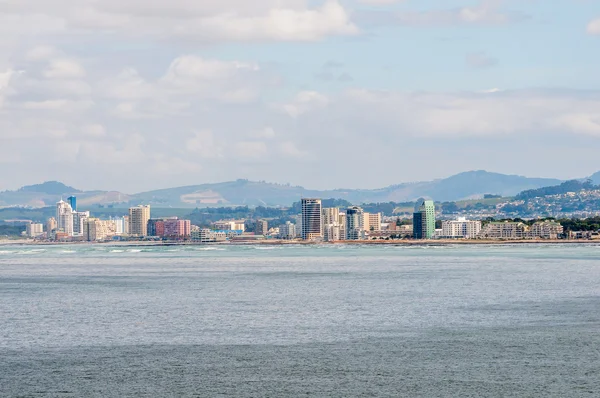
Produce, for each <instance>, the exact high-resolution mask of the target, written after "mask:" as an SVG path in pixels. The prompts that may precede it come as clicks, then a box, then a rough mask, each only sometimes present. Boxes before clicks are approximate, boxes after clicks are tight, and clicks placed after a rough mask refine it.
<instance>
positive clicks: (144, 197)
mask: <svg viewBox="0 0 600 398" xmlns="http://www.w3.org/2000/svg"><path fill="white" fill-rule="evenodd" d="M560 183H561V181H560V180H556V179H546V178H528V177H522V176H513V175H505V174H498V173H490V172H487V171H470V172H465V173H460V174H457V175H455V176H452V177H449V178H445V179H440V180H435V181H428V182H416V183H404V184H398V185H392V186H389V187H385V188H381V189H333V190H323V191H319V190H311V189H306V188H304V187H300V186H290V185H283V184H273V183H267V182H254V181H248V180H237V181H232V182H224V183H218V184H203V185H193V186H186V187H179V188H171V189H162V190H158V191H150V192H144V193H140V194H136V195H133V196H132V199H133V200H134V201H137V202H139V203H150V204H153V205H158V206H161V207H164V206H173V207H182V206H184V207H195V206H199V207H203V206H204V207H206V206H231V205H249V206H289V205H291V204H292V203H294V202H297V201H298V199H299V198H301V197H319V198H336V199H343V200H346V201H348V202H351V203H356V204H360V203H378V202H406V201H414V200H415V199H417V198H419V197H430V198H433V199H435V200H437V201H456V200H462V199H472V198H481V197H483V195H484V194H488V193H492V194H498V195H502V196H512V195H516V194H517V193H519V192H521V191H524V190H528V189H536V188H541V187H544V186H549V185H556V184H560Z"/></svg>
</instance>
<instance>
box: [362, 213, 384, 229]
mask: <svg viewBox="0 0 600 398" xmlns="http://www.w3.org/2000/svg"><path fill="white" fill-rule="evenodd" d="M363 228H364V230H365V231H366V232H369V231H375V232H377V231H381V213H364V214H363Z"/></svg>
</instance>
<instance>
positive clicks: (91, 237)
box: [82, 218, 117, 242]
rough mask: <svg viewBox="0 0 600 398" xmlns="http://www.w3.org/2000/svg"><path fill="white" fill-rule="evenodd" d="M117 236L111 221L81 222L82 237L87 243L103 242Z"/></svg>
mask: <svg viewBox="0 0 600 398" xmlns="http://www.w3.org/2000/svg"><path fill="white" fill-rule="evenodd" d="M115 235H117V225H116V223H115V222H114V221H113V220H100V219H98V218H87V219H85V220H84V221H83V232H82V236H83V239H84V240H87V241H88V242H98V241H103V240H106V239H109V238H112V237H113V236H115Z"/></svg>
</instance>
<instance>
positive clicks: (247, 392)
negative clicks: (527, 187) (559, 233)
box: [0, 244, 600, 397]
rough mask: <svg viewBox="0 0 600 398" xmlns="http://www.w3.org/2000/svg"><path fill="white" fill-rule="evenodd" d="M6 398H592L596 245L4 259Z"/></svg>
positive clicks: (0, 378) (41, 250) (1, 364)
mask: <svg viewBox="0 0 600 398" xmlns="http://www.w3.org/2000/svg"><path fill="white" fill-rule="evenodd" d="M0 396H1V397H299V396H307V397H454V396H460V397H482V396H485V397H591V396H600V245H574V244H570V245H544V244H532V245H498V246H494V245H491V246H487V245H486V246H480V245H473V246H468V245H456V246H453V245H445V246H427V247H425V246H423V247H421V246H414V247H412V246H411V247H401V246H387V245H386V246H353V245H352V246H351V245H333V246H329V245H327V246H301V245H298V246H295V245H290V246H263V245H256V246H251V245H250V246H233V245H221V246H164V247H158V246H157V247H130V246H109V245H71V246H67V245H65V246H10V245H7V246H0Z"/></svg>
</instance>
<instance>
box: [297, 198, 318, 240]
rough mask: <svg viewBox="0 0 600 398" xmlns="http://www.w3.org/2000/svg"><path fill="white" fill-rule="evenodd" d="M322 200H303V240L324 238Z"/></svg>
mask: <svg viewBox="0 0 600 398" xmlns="http://www.w3.org/2000/svg"><path fill="white" fill-rule="evenodd" d="M322 217H323V215H322V209H321V199H309V198H302V234H301V236H302V239H304V240H315V239H321V238H323V219H322Z"/></svg>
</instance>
